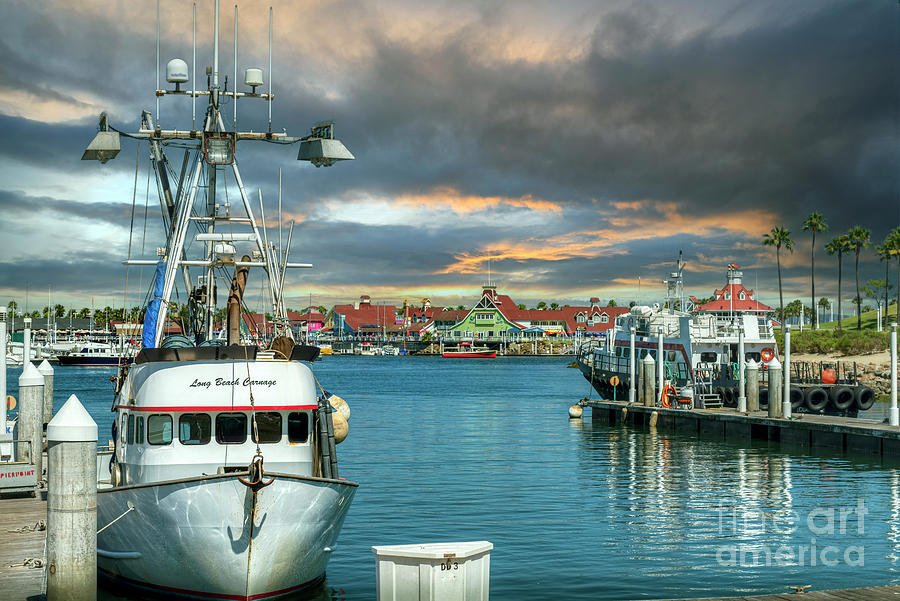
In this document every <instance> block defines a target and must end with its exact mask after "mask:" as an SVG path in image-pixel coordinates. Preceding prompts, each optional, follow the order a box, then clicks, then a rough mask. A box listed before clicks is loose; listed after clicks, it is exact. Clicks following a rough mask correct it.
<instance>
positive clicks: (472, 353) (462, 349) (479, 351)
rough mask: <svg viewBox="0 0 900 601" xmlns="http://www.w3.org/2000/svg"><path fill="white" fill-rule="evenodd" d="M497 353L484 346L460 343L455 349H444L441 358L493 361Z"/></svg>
mask: <svg viewBox="0 0 900 601" xmlns="http://www.w3.org/2000/svg"><path fill="white" fill-rule="evenodd" d="M496 356H497V351H496V350H493V349H490V348H488V347H486V346H472V343H471V342H460V343H459V345H457V346H456V347H455V348H452V347H444V350H443V351H441V357H445V358H448V359H494V358H495V357H496Z"/></svg>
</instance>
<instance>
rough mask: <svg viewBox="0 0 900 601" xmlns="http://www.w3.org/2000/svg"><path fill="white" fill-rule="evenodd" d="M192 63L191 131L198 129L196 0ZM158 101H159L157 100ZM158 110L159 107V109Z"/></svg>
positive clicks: (195, 5) (195, 6)
mask: <svg viewBox="0 0 900 601" xmlns="http://www.w3.org/2000/svg"><path fill="white" fill-rule="evenodd" d="M193 52H194V54H193V65H191V73H192V74H193V77H192V78H191V131H197V3H196V2H194V50H193ZM157 102H159V101H158V100H157ZM157 112H158V109H157Z"/></svg>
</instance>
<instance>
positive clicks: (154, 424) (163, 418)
mask: <svg viewBox="0 0 900 601" xmlns="http://www.w3.org/2000/svg"><path fill="white" fill-rule="evenodd" d="M147 442H149V443H150V444H169V443H170V442H172V416H171V415H151V416H150V417H149V418H147Z"/></svg>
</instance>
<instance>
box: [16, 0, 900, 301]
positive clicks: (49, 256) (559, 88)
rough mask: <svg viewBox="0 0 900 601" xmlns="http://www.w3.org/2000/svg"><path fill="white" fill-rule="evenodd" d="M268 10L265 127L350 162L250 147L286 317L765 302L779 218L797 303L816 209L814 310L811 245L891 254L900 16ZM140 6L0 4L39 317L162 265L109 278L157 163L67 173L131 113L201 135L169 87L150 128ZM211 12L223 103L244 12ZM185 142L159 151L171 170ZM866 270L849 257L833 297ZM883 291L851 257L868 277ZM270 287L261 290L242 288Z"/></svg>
mask: <svg viewBox="0 0 900 601" xmlns="http://www.w3.org/2000/svg"><path fill="white" fill-rule="evenodd" d="M272 5H273V6H274V40H275V51H274V58H273V68H272V74H271V75H272V82H273V87H274V92H275V101H274V102H273V104H272V117H273V129H274V130H275V131H282V129H284V130H286V131H287V133H288V134H290V135H297V136H300V135H305V134H307V133H308V131H309V127H310V125H312V124H313V123H315V122H318V121H321V120H325V119H334V120H335V122H336V136H337V137H338V138H340V139H341V140H342V141H343V142H344V143H345V144H346V146H347V147H348V148H349V149H350V150H351V152H353V154H354V155H355V156H356V160H355V161H344V162H341V163H338V164H336V165H335V166H333V167H330V168H321V169H317V168H315V167H314V166H312V165H310V164H308V163H305V162H300V161H297V160H296V150H297V147H296V146H292V147H287V148H286V147H284V146H278V145H272V144H264V143H257V142H242V143H240V144H239V147H238V151H239V154H238V156H239V164H240V169H241V174H242V178H243V180H244V184H245V185H246V187H247V190H248V194H250V196H251V197H253V198H254V199H255V198H256V194H257V193H258V192H257V190H260V191H261V193H262V195H263V199H264V202H265V206H266V216H267V218H268V221H267V224H268V226H269V230H268V231H269V236H270V240H271V239H274V238H277V237H278V220H277V197H278V171H279V169H281V170H282V182H283V222H284V223H287V222H288V221H291V220H292V221H293V222H294V224H295V226H294V235H293V240H292V247H291V260H292V261H297V262H310V263H313V264H314V266H315V267H314V268H313V269H311V270H292V271H291V272H290V273H289V275H288V278H287V282H286V285H287V301H288V305H289V306H292V307H301V306H305V305H306V304H307V303H308V301H309V300H310V299H311V300H312V304H314V305H325V306H330V305H332V304H335V303H340V302H350V301H352V300H354V299H355V298H358V297H359V296H360V295H362V294H368V295H370V296H371V297H372V299H373V302H381V301H385V302H392V303H399V302H402V300H404V299H407V300H409V301H410V302H412V303H418V302H419V300H420V299H421V298H423V297H428V298H430V299H431V300H432V302H433V303H434V304H438V305H457V304H466V305H470V304H471V303H472V302H473V301H474V300H475V299H476V298H477V297H478V295H479V291H480V286H481V285H482V284H483V283H485V282H486V281H487V280H488V279H490V280H491V282H492V283H494V284H496V285H497V286H498V288H499V290H500V291H501V292H502V293H505V294H509V295H511V296H512V297H513V299H515V300H516V301H517V302H522V303H526V304H528V305H529V306H531V305H533V304H536V303H537V302H538V301H540V300H543V301H546V302H548V303H549V302H558V303H560V304H566V303H568V304H584V303H585V302H586V301H587V299H588V298H590V297H593V296H597V297H600V298H602V299H604V300H607V299H614V300H616V302H618V303H619V304H622V303H627V302H629V301H631V300H637V301H640V302H652V301H656V300H661V297H662V296H663V295H664V288H663V286H662V283H661V282H662V280H663V279H664V278H665V277H666V276H667V275H668V273H669V272H670V271H672V269H673V265H674V261H675V260H676V258H677V256H678V252H679V251H680V250H683V252H684V258H685V261H686V268H685V273H684V278H685V287H686V290H687V292H688V293H689V294H694V295H696V296H699V297H705V296H709V295H711V294H712V292H713V289H714V288H716V287H721V286H722V285H723V284H724V282H725V272H726V265H727V264H728V263H731V262H736V263H738V264H739V265H740V266H741V268H742V269H743V272H744V283H745V284H746V285H747V286H748V287H750V288H753V289H756V290H757V298H758V299H759V300H761V301H762V302H766V303H768V304H770V305H773V306H777V303H778V277H777V270H776V257H775V252H774V249H773V248H772V247H765V246H763V245H762V244H761V242H762V237H763V235H764V234H765V233H766V232H768V231H769V230H770V229H771V228H772V227H774V226H783V227H786V228H787V229H789V230H790V232H791V237H792V238H793V240H794V251H793V253H788V252H784V251H783V252H782V256H781V265H782V276H783V286H784V296H785V303H787V302H788V301H789V300H790V299H794V298H804V299H807V301H806V302H807V303H808V302H809V301H808V299H809V296H810V260H811V236H810V234H809V232H804V231H803V230H802V227H801V226H802V223H803V221H804V220H805V218H806V217H807V215H809V214H810V213H811V212H814V211H815V212H820V213H822V214H823V215H824V217H825V219H826V221H827V223H828V226H829V231H828V232H826V233H820V234H819V235H818V236H817V239H816V246H817V248H816V249H815V252H816V254H815V261H816V292H817V296H827V297H830V298H835V296H836V294H837V261H836V258H835V257H832V256H828V255H826V253H825V251H824V248H823V247H824V243H825V242H826V241H828V240H829V239H830V238H831V237H832V236H836V235H839V234H842V233H845V232H846V231H847V230H848V229H850V228H851V227H853V226H855V225H860V226H862V227H864V228H867V229H869V230H871V233H872V240H873V242H875V243H880V242H882V241H883V240H884V238H885V236H886V235H887V233H888V232H889V231H890V230H891V229H893V228H896V227H898V225H900V144H898V132H900V125H898V113H900V33H898V32H900V5H898V3H897V2H896V1H894V0H865V1H842V0H796V1H793V2H790V3H787V2H784V1H783V0H745V1H737V0H706V1H702V0H632V1H624V0H623V1H611V0H590V1H587V0H585V1H581V0H557V1H554V2H549V1H526V0H515V1H508V2H507V1H503V0H494V1H490V2H469V1H465V0H453V1H443V0H426V1H424V2H423V1H421V0H420V1H416V2H412V1H398V0H391V1H385V2H381V1H377V0H366V1H354V0H346V1H342V0H337V1H327V0H325V1H323V0H320V1H318V2H308V1H294V0H291V1H288V0H285V1H282V2H274V3H272ZM160 6H161V8H160V12H161V42H160V54H161V63H162V69H163V72H164V66H165V63H166V62H167V61H168V60H169V59H170V58H175V57H179V58H183V59H185V60H186V61H187V63H188V65H189V67H190V66H191V62H192V61H191V48H192V43H191V38H192V27H191V19H192V17H191V3H190V2H185V1H182V0H161V5H160ZM269 6H270V3H268V2H265V3H261V2H248V1H240V2H238V7H239V19H238V25H239V34H238V40H239V42H238V47H239V58H238V79H239V86H238V89H239V90H242V89H243V88H244V86H243V70H244V69H245V68H247V67H259V68H262V69H263V71H264V78H265V80H266V83H265V84H264V87H266V86H268V81H269V73H268V56H267V52H268V50H267V36H268V33H267V26H268V7H269ZM155 13H156V3H155V2H152V1H149V2H138V1H132V0H128V1H126V0H119V1H111V0H102V1H101V0H78V1H77V2H76V1H71V2H62V1H53V0H43V1H41V2H33V1H19V0H12V1H6V2H3V3H2V4H0V56H2V57H3V58H2V59H0V211H2V214H3V218H2V220H0V244H2V254H0V301H3V299H7V300H6V301H3V302H4V304H5V302H7V301H8V300H16V301H17V302H18V303H19V306H20V308H22V307H24V305H25V296H26V288H27V290H28V304H29V305H30V308H35V307H37V306H43V305H45V304H46V303H47V299H48V298H50V299H51V302H52V303H54V304H55V303H60V304H64V305H66V306H78V307H80V306H90V304H91V303H93V304H95V305H96V306H98V307H102V306H105V305H112V306H121V305H122V303H123V302H126V303H127V304H128V305H129V306H132V305H134V304H138V303H139V302H141V300H142V299H143V298H144V295H145V293H146V290H145V289H146V288H147V287H148V285H149V284H148V282H149V280H150V278H151V277H152V274H151V272H150V268H144V270H143V272H142V270H141V269H140V268H135V267H132V268H130V269H128V270H126V269H125V267H123V265H122V261H123V260H124V259H126V258H127V257H128V256H131V257H132V258H149V259H155V258H156V247H157V246H159V245H161V244H162V242H161V238H160V235H161V234H160V227H161V220H160V208H159V201H158V196H157V188H156V184H155V181H154V180H153V179H152V178H148V160H147V154H148V149H147V145H146V143H145V144H141V145H139V144H137V143H136V141H134V140H128V139H124V138H123V140H122V151H121V153H120V154H119V156H118V157H117V158H116V159H115V160H114V161H110V162H108V163H106V164H105V165H101V164H99V163H97V162H93V161H81V160H80V157H81V154H82V151H83V149H84V148H85V146H86V145H87V144H88V143H89V142H90V141H91V139H92V138H93V136H94V134H95V133H96V131H97V122H98V115H99V113H100V112H101V111H107V112H108V114H109V116H110V122H111V123H112V125H113V126H114V127H116V128H117V129H120V130H122V131H135V130H136V129H137V128H138V125H139V118H140V114H141V111H142V110H149V111H151V112H152V113H153V114H154V117H155V118H156V117H157V116H158V120H159V123H160V124H161V126H162V127H163V128H179V129H189V128H190V126H191V106H190V101H189V100H187V99H184V98H176V97H164V98H162V99H161V101H160V109H159V113H158V114H157V112H156V99H155V96H154V90H155V89H156V18H155ZM221 13H222V14H221V17H220V29H221V50H220V71H221V73H222V74H223V75H228V76H229V82H230V83H229V86H231V85H233V79H234V76H233V72H234V59H233V38H234V34H233V32H234V3H233V2H226V3H223V6H222V9H221ZM212 15H213V4H212V1H211V0H201V1H199V2H197V16H198V22H197V37H198V46H197V64H198V71H199V72H200V73H201V77H200V80H201V81H200V83H202V85H203V86H205V77H204V74H205V73H204V69H205V67H206V65H208V64H211V63H212V43H211V38H212V36H211V30H212V21H213V18H212ZM163 85H166V86H168V87H171V85H170V84H163ZM238 107H239V111H238V127H239V129H241V130H242V131H247V130H251V129H252V130H254V131H261V130H265V128H266V120H267V118H266V107H265V104H264V103H263V102H251V101H243V102H241V103H239V105H238ZM198 110H201V111H202V105H201V104H199V103H198ZM224 114H225V115H226V117H227V120H228V121H230V118H231V115H232V107H231V106H230V105H229V106H226V107H225V109H224ZM181 152H182V151H181V150H180V149H176V148H170V149H169V150H168V153H169V157H170V160H172V162H173V163H175V165H176V168H177V167H178V166H180V162H181V158H182V157H181ZM229 186H230V188H229V189H228V195H229V196H230V202H235V201H236V198H237V188H235V187H234V185H233V182H230V183H229ZM219 198H220V200H221V198H222V191H220V192H219ZM145 216H146V218H145ZM132 223H133V227H132ZM285 227H286V226H285ZM285 231H286V230H285ZM285 235H286V234H285ZM239 250H240V249H239ZM896 263H897V262H896V261H895V262H894V264H893V265H891V276H890V279H891V281H892V282H894V283H896V277H897V276H896V273H897V272H896V269H897V264H896ZM854 277H855V266H854V257H853V256H850V257H849V258H845V259H844V263H843V283H842V289H841V292H842V297H843V298H844V299H849V298H852V296H853V295H854V291H853V286H854V282H853V280H854ZM883 277H884V264H883V263H880V262H879V261H878V259H877V258H876V257H875V256H874V254H873V248H869V249H864V250H863V251H862V253H861V256H860V259H859V278H860V281H861V282H862V283H865V282H866V281H867V280H869V279H874V278H883ZM261 279H262V278H260V277H256V278H254V274H253V273H252V272H251V275H250V283H249V284H248V287H249V289H250V291H251V296H252V294H254V291H258V290H259V284H260V282H261ZM227 285H228V284H227V283H222V284H220V290H221V289H222V288H223V287H224V288H225V289H227ZM48 295H49V296H48ZM226 296H227V294H224V293H220V294H219V300H220V302H221V303H224V300H225V297H226ZM260 302H262V301H260ZM846 304H849V303H845V310H846V309H847V307H846ZM250 308H251V309H252V308H254V306H253V305H252V303H251V305H250Z"/></svg>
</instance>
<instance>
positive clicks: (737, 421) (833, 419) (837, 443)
mask: <svg viewBox="0 0 900 601" xmlns="http://www.w3.org/2000/svg"><path fill="white" fill-rule="evenodd" d="M581 405H583V406H585V407H590V408H591V419H592V421H594V422H598V423H602V424H610V425H615V424H630V425H634V426H638V427H655V428H657V429H659V430H662V431H670V432H678V433H681V434H687V435H694V436H703V437H707V438H716V439H721V440H723V441H727V442H732V443H738V444H740V443H749V442H750V440H751V439H758V440H769V441H773V442H780V443H782V444H784V445H788V446H791V447H794V448H800V449H808V450H809V451H817V450H818V451H828V452H839V453H840V452H847V453H856V454H865V455H874V456H881V457H883V458H897V459H900V426H889V425H888V424H887V423H885V422H883V421H880V420H875V419H866V418H853V417H838V416H831V415H816V414H809V413H803V414H795V415H794V416H793V417H792V418H790V419H783V418H772V417H768V414H767V413H766V412H765V411H754V412H752V413H738V411H737V410H736V409H690V410H686V409H664V408H659V407H645V406H643V405H638V404H629V403H627V402H621V401H591V400H585V401H581ZM898 598H900V597H898Z"/></svg>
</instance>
